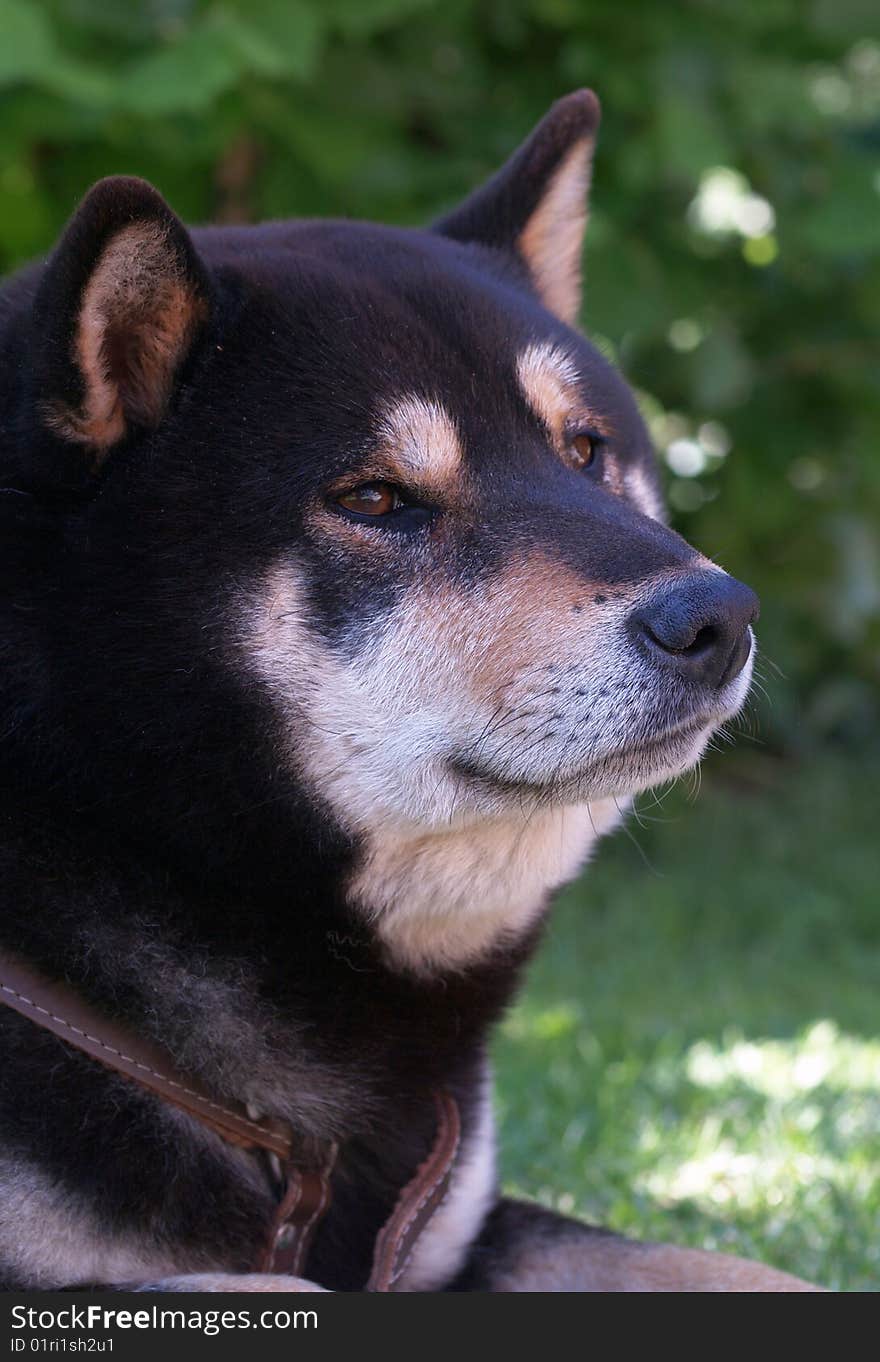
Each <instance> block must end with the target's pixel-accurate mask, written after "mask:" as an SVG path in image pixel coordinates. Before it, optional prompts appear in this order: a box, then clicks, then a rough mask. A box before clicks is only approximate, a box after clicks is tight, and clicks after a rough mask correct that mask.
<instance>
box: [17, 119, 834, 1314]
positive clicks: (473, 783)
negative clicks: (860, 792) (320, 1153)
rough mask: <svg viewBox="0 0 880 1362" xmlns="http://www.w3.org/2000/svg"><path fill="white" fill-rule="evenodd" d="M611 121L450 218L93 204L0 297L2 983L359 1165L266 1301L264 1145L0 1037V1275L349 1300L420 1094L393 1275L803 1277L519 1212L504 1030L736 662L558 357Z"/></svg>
mask: <svg viewBox="0 0 880 1362" xmlns="http://www.w3.org/2000/svg"><path fill="white" fill-rule="evenodd" d="M597 117H598V114H597V104H596V101H595V99H594V97H593V96H592V95H591V94H590V93H589V92H580V93H576V94H573V95H570V96H569V97H568V98H566V99H563V100H562V101H560V102H559V103H558V104H557V105H556V106H555V107H554V108H553V109H552V110H551V112H550V113H549V114H548V115H547V117H546V118H545V119H544V121H543V122H542V123H541V124H540V125H539V126H538V128H537V129H536V131H535V132H534V133H533V134H532V136H531V137H530V138H529V139H528V140H527V141H526V143H525V144H524V145H523V146H522V147H521V148H520V149H519V151H517V152H516V153H515V155H514V156H513V157H512V159H511V160H510V161H509V162H508V163H507V165H506V166H504V168H503V169H502V170H501V171H500V172H499V173H498V174H497V175H496V176H495V177H494V178H493V179H492V180H490V181H489V182H488V184H486V185H485V186H484V187H483V188H481V189H479V190H478V191H477V192H476V193H475V194H473V195H472V196H471V197H470V198H469V199H467V200H466V202H465V203H464V204H463V205H462V206H461V207H460V208H459V209H457V210H456V211H454V212H452V213H451V214H450V215H449V216H448V217H446V218H445V219H444V220H443V221H441V222H439V223H437V224H436V225H435V226H434V227H433V228H432V229H430V230H426V231H414V230H395V229H392V228H387V227H380V226H372V225H367V224H361V223H351V222H309V221H301V222H283V223H273V224H268V225H265V226H261V227H248V228H206V229H200V230H197V231H192V232H188V231H187V230H186V229H185V228H184V227H183V226H182V224H181V223H180V222H179V221H178V219H177V218H176V217H175V216H174V214H173V213H172V212H171V210H170V209H169V208H168V206H167V205H166V204H165V202H164V201H163V200H162V198H161V197H160V196H159V195H158V194H157V193H156V191H155V190H153V189H152V188H151V187H150V186H149V185H147V184H145V183H143V182H141V181H139V180H133V179H123V178H120V179H110V180H105V181H102V182H101V183H100V184H98V185H97V186H96V187H95V188H94V189H93V190H92V191H91V193H90V194H89V195H88V196H87V197H86V199H85V200H84V202H83V204H82V205H81V207H80V209H79V211H78V212H77V213H76V214H75V216H74V217H73V219H72V221H71V223H70V225H69V226H68V228H67V230H66V232H65V234H64V236H63V238H62V239H61V242H60V244H59V245H58V247H57V249H56V250H55V252H54V254H53V255H52V257H51V258H50V259H49V261H48V263H46V264H45V265H40V266H36V267H32V268H30V269H28V270H26V271H24V272H23V273H22V274H20V275H18V276H17V277H15V278H14V279H12V280H11V281H10V282H9V283H8V284H7V285H6V286H5V288H4V290H3V292H2V295H0V344H2V361H0V363H2V376H3V386H2V395H0V403H2V405H0V419H2V443H0V460H2V469H0V513H2V517H3V524H2V555H3V573H2V577H3V592H2V610H3V616H2V625H0V645H2V680H0V685H2V725H0V733H2V753H3V781H2V816H3V824H2V829H3V832H2V849H0V855H2V901H3V904H2V917H0V947H2V952H3V955H4V959H6V958H9V959H15V960H16V961H18V962H19V963H23V964H24V965H26V966H27V967H29V968H33V969H35V970H37V971H39V972H40V974H41V976H45V977H46V978H48V979H50V980H55V981H58V980H62V981H65V982H66V986H67V987H68V988H70V989H72V990H73V991H74V992H75V994H76V996H77V997H78V998H79V999H80V1000H82V1001H83V1003H84V1004H86V1005H88V1006H89V1007H91V1008H93V1009H95V1010H96V1011H97V1013H98V1014H100V1015H101V1016H106V1017H107V1018H108V1023H109V1022H112V1024H113V1025H116V1026H120V1025H121V1026H124V1027H125V1028H126V1029H127V1034H130V1035H131V1036H132V1037H139V1038H143V1039H144V1040H145V1041H146V1042H149V1043H151V1044H157V1045H159V1046H161V1047H163V1050H164V1052H165V1053H167V1054H169V1055H170V1056H171V1057H172V1058H173V1060H174V1063H175V1064H176V1065H177V1066H178V1068H179V1070H180V1071H181V1072H182V1073H183V1074H185V1075H189V1076H191V1080H192V1083H193V1084H196V1083H198V1084H200V1085H201V1086H202V1088H203V1089H204V1090H205V1091H207V1092H208V1093H209V1094H211V1095H212V1099H211V1100H212V1101H213V1103H214V1105H215V1106H216V1108H217V1110H220V1109H221V1107H222V1105H223V1104H224V1103H229V1102H238V1103H243V1104H247V1107H248V1110H249V1111H250V1112H251V1113H252V1116H253V1119H254V1120H255V1121H258V1120H260V1119H268V1120H277V1121H282V1122H285V1123H287V1125H288V1126H289V1127H290V1128H291V1129H292V1130H293V1131H294V1132H295V1133H296V1136H297V1138H300V1139H302V1140H303V1141H309V1140H311V1141H316V1142H318V1143H321V1142H323V1144H324V1145H325V1146H327V1147H330V1146H331V1145H332V1147H333V1150H334V1157H335V1165H334V1166H333V1168H332V1173H328V1175H327V1176H328V1180H329V1185H330V1187H331V1189H332V1204H330V1207H329V1210H327V1211H326V1214H324V1216H323V1219H321V1220H320V1223H317V1221H316V1224H317V1228H316V1230H315V1232H314V1235H313V1237H312V1238H311V1240H310V1242H309V1246H308V1252H307V1254H305V1256H304V1259H303V1260H302V1261H300V1262H299V1264H298V1268H297V1272H296V1273H295V1274H292V1275H278V1274H277V1273H276V1274H275V1275H266V1276H263V1277H259V1276H255V1275H254V1264H255V1263H256V1262H258V1261H259V1257H260V1246H261V1244H263V1243H264V1241H265V1239H266V1234H267V1227H268V1226H269V1225H270V1222H271V1221H272V1217H273V1214H274V1206H275V1201H276V1189H275V1188H273V1185H272V1168H271V1166H270V1164H271V1159H268V1160H263V1159H261V1158H260V1157H259V1156H258V1154H255V1153H254V1152H253V1151H251V1150H248V1149H243V1148H238V1147H236V1146H235V1145H234V1144H230V1143H229V1142H227V1141H226V1140H225V1139H223V1138H221V1136H220V1135H218V1134H216V1133H214V1132H213V1131H212V1130H211V1129H209V1128H207V1127H206V1126H205V1125H204V1124H203V1123H201V1122H200V1121H198V1120H196V1119H194V1118H193V1117H191V1116H189V1115H187V1114H186V1113H185V1112H182V1111H181V1110H180V1109H179V1108H178V1107H177V1106H174V1105H172V1104H170V1103H169V1102H167V1101H164V1100H163V1099H162V1098H161V1097H160V1096H158V1095H157V1094H156V1093H155V1092H151V1091H147V1090H145V1089H144V1088H143V1087H141V1086H139V1085H138V1084H136V1083H133V1082H131V1081H130V1079H128V1078H127V1077H125V1076H124V1075H123V1074H121V1073H119V1072H115V1071H114V1070H113V1069H111V1068H105V1067H103V1066H102V1065H100V1064H97V1063H95V1061H94V1059H92V1058H90V1057H89V1056H88V1055H85V1054H83V1053H81V1051H80V1050H79V1049H77V1048H76V1047H75V1046H74V1045H70V1044H66V1043H65V1041H64V1040H63V1039H60V1038H59V1037H58V1036H57V1035H54V1034H51V1033H50V1031H48V1030H46V1029H45V1028H44V1027H43V1026H41V1025H37V1024H35V1022H34V1020H31V1019H29V1018H28V1017H26V1016H22V1015H19V1013H17V1012H15V1011H13V1010H11V1009H10V1008H0V1053H2V1061H0V1278H2V1284H3V1285H4V1286H5V1287H6V1288H16V1287H17V1288H21V1287H46V1288H50V1287H58V1286H73V1285H76V1284H81V1285H86V1284H88V1285H95V1284H102V1283H104V1284H108V1283H112V1284H125V1285H134V1284H143V1285H146V1284H153V1285H155V1284H157V1283H162V1284H164V1285H169V1284H173V1285H174V1286H176V1287H178V1288H179V1289H200V1288H204V1287H206V1286H209V1287H215V1288H218V1289H242V1290H261V1289H286V1290H308V1289H321V1288H323V1289H331V1290H349V1291H352V1290H353V1291H359V1290H363V1289H365V1287H366V1286H367V1283H368V1281H369V1280H370V1269H371V1262H372V1260H373V1255H374V1252H375V1245H376V1243H377V1236H378V1235H380V1231H381V1230H382V1226H383V1225H384V1224H385V1223H386V1222H387V1221H388V1217H389V1215H391V1214H392V1213H393V1208H394V1206H395V1203H396V1202H397V1200H398V1197H399V1196H400V1194H401V1188H402V1187H405V1186H406V1185H407V1184H408V1182H410V1181H411V1179H412V1178H413V1176H414V1171H415V1170H417V1169H419V1168H420V1167H424V1166H425V1163H424V1161H425V1159H426V1155H427V1152H428V1151H429V1150H430V1149H431V1146H432V1141H433V1140H434V1138H435V1123H436V1114H435V1113H436V1107H435V1103H434V1097H435V1095H436V1094H437V1093H438V1092H442V1093H444V1094H447V1095H448V1100H449V1102H450V1103H451V1104H453V1107H454V1110H455V1111H456V1112H457V1118H456V1119H457V1120H458V1121H460V1139H459V1142H458V1144H457V1147H456V1150H455V1154H454V1158H453V1156H452V1155H450V1156H449V1159H448V1161H447V1163H448V1167H447V1173H448V1178H447V1185H445V1186H444V1188H443V1193H444V1194H443V1195H442V1197H438V1198H437V1205H436V1207H435V1208H434V1209H433V1214H432V1216H431V1217H430V1218H429V1220H428V1222H427V1223H426V1224H424V1225H422V1226H421V1227H420V1233H419V1235H418V1238H417V1239H416V1241H415V1243H414V1246H411V1247H410V1249H408V1251H407V1255H406V1258H405V1260H402V1266H401V1267H400V1269H399V1271H398V1272H397V1275H396V1276H395V1278H394V1282H393V1289H396V1290H409V1291H419V1290H427V1291H443V1290H452V1291H475V1290H476V1291H479V1290H485V1291H531V1290H540V1291H544V1290H614V1291H628V1290H676V1289H687V1290H704V1289H706V1290H740V1289H755V1290H773V1291H775V1290H789V1289H803V1284H801V1283H798V1282H796V1281H794V1280H793V1279H791V1278H789V1277H785V1276H784V1275H783V1274H780V1273H777V1272H774V1271H772V1270H770V1269H764V1268H761V1267H758V1266H755V1265H753V1264H747V1263H744V1262H742V1261H740V1260H737V1259H732V1258H726V1257H722V1256H715V1255H710V1254H702V1253H698V1252H695V1251H689V1250H678V1249H673V1248H664V1247H661V1246H656V1245H654V1246H652V1245H639V1244H635V1243H630V1242H627V1241H624V1240H621V1239H618V1238H617V1237H616V1236H614V1235H611V1234H607V1233H604V1232H602V1231H597V1230H594V1229H591V1228H589V1227H587V1226H584V1225H581V1224H579V1223H577V1222H575V1221H573V1220H567V1219H564V1218H562V1217H559V1216H556V1215H553V1214H551V1213H550V1212H548V1211H544V1210H542V1209H540V1208H538V1207H535V1206H529V1205H527V1204H523V1203H515V1202H512V1201H509V1200H506V1199H504V1198H501V1197H499V1195H498V1192H497V1188H496V1180H495V1172H494V1157H493V1132H492V1117H491V1104H490V1093H489V1086H490V1077H489V1073H488V1069H487V1061H486V1039H487V1033H488V1032H489V1030H490V1028H491V1026H492V1024H493V1022H495V1020H496V1019H497V1018H498V1016H499V1014H500V1013H501V1012H502V1011H503V1009H504V1007H505V1005H506V1004H507V1002H508V1000H509V999H510V997H511V995H512V993H513V991H514V989H515V987H516V985H517V983H518V981H519V978H520V974H521V970H522V967H523V964H524V962H525V961H526V959H527V957H528V956H529V954H530V952H531V951H532V949H533V947H534V945H535V943H536V940H537V937H538V935H539V932H540V926H541V920H542V918H543V916H544V913H545V909H546V905H547V901H548V896H549V895H550V894H551V892H552V891H553V890H554V889H555V888H556V887H557V886H559V885H560V884H562V883H563V882H564V881H566V880H568V879H569V878H570V877H571V876H572V875H573V874H574V873H575V871H576V870H577V869H578V867H579V866H580V865H581V864H582V863H583V861H584V859H585V857H586V856H587V855H588V853H589V851H590V848H591V847H592V845H593V843H594V842H595V840H596V839H597V837H599V836H600V835H601V834H602V833H604V832H606V831H608V830H609V829H611V828H612V827H613V826H614V825H615V824H616V823H617V822H618V820H619V818H620V816H621V811H622V810H623V809H624V808H625V806H626V803H627V801H628V799H629V798H630V797H631V796H632V795H633V794H635V793H636V792H638V791H641V790H644V789H646V788H647V787H649V786H651V785H653V784H655V783H657V782H659V781H663V780H666V779H668V778H669V777H671V776H674V775H676V774H677V773H678V772H681V771H683V770H685V769H686V768H688V767H690V766H692V765H693V764H694V763H695V762H696V761H697V760H698V759H699V757H700V755H701V753H702V752H703V749H704V747H705V745H706V742H707V740H708V738H709V736H710V734H711V733H712V732H713V730H714V729H715V728H716V727H717V726H718V725H719V724H720V723H722V722H723V721H724V720H725V719H727V718H729V717H730V716H731V715H732V714H733V713H735V712H736V711H737V710H738V709H739V707H740V705H741V704H742V703H743V700H744V697H745V695H746V691H747V689H748V685H749V678H750V672H751V665H752V652H753V646H754V645H753V637H752V631H751V624H752V622H753V620H754V619H755V616H756V610H757V602H756V599H755V597H754V595H753V594H752V592H751V591H750V590H749V589H748V588H747V587H745V586H743V585H741V584H740V583H739V582H737V581H735V580H734V579H733V578H731V577H729V576H728V575H727V574H726V573H725V572H723V571H722V570H721V569H720V568H718V567H717V566H715V565H714V564H713V563H711V562H709V561H708V560H707V559H705V558H703V557H702V556H701V555H700V554H699V553H698V552H696V551H695V550H694V549H693V548H691V547H690V546H689V545H688V544H686V543H685V542H684V541H683V540H682V539H681V538H679V536H678V535H677V534H674V533H673V532H672V531H671V530H669V529H668V528H667V527H666V525H665V524H664V520H663V513H662V506H661V498H660V493H659V489H658V481H657V476H656V473H655V469H654V462H653V457H652V452H651V449H650V447H649V441H648V437H647V434H646V432H645V429H644V427H643V425H642V422H641V420H640V418H639V415H638V413H637V410H636V406H635V403H634V401H633V398H632V396H631V394H630V392H629V390H628V388H627V386H626V384H625V383H624V382H623V380H622V379H621V378H620V376H619V375H618V374H617V373H616V372H615V371H614V369H613V368H612V367H611V366H610V365H609V364H608V363H607V362H606V361H605V360H604V359H603V358H602V356H601V355H600V354H599V353H598V352H597V350H596V349H594V348H593V347H592V346H591V345H590V344H589V343H588V342H587V341H586V340H585V339H584V338H583V336H581V335H580V334H579V333H578V332H577V331H576V330H575V329H573V324H574V319H575V316H576V314H577V311H578V305H579V277H578V276H579V260H580V254H581V240H582V234H583V229H584V223H585V211H586V210H585V205H586V191H587V184H588V179H589V171H590V161H591V155H592V149H593V140H594V133H595V128H596V123H597ZM0 983H2V970H0ZM5 989H6V999H5V1000H6V1001H9V1000H10V999H11V998H12V997H13V995H14V996H15V997H18V996H19V993H20V990H16V989H15V988H14V987H13V986H12V985H10V984H7V985H6V986H5ZM42 1012H43V1013H44V1014H49V1013H50V1012H51V1008H48V1007H43V1009H42ZM55 1020H56V1021H58V1018H55ZM64 1024H65V1025H68V1023H64ZM68 1029H69V1030H70V1032H71V1034H72V1033H73V1030H74V1028H73V1027H71V1026H68ZM85 1029H86V1028H83V1027H80V1028H79V1034H80V1035H82V1034H83V1031H84V1030H85ZM104 1049H109V1046H107V1045H104ZM117 1052H118V1051H117ZM144 1067H145V1066H144V1065H141V1068H144ZM179 1086H181V1085H179ZM209 1105H210V1103H209ZM260 1128H262V1127H260ZM276 1173H277V1169H276ZM411 1219H412V1217H410V1220H411ZM806 1289H809V1288H806Z"/></svg>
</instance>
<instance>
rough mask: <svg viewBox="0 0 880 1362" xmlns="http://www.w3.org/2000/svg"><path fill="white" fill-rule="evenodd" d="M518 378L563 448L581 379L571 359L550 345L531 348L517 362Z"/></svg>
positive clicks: (544, 342)
mask: <svg viewBox="0 0 880 1362" xmlns="http://www.w3.org/2000/svg"><path fill="white" fill-rule="evenodd" d="M516 376H517V378H518V379H519V385H520V387H521V388H522V390H523V394H524V396H525V399H526V401H527V402H528V404H529V406H530V407H531V409H532V411H533V412H534V413H535V415H536V416H537V417H538V418H539V419H540V420H541V421H543V423H544V425H545V426H546V427H547V429H548V430H549V432H550V434H551V435H552V436H553V439H554V441H555V442H556V444H557V445H561V443H562V436H563V432H564V429H565V423H566V421H567V420H568V418H569V417H570V416H571V414H572V411H573V410H574V408H575V404H576V397H577V381H578V375H577V369H576V368H575V366H574V363H573V361H572V359H571V357H570V356H569V355H567V354H566V353H565V351H564V350H563V349H561V348H560V346H558V345H554V344H553V343H552V342H550V341H541V342H539V343H538V344H535V345H529V346H528V347H527V348H526V349H525V350H523V351H522V353H521V354H520V355H519V356H518V358H517V361H516Z"/></svg>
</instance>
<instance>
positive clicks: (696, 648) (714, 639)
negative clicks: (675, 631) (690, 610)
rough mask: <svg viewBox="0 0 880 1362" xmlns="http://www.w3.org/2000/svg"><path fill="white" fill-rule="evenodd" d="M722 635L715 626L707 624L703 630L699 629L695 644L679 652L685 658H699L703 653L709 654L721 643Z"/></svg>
mask: <svg viewBox="0 0 880 1362" xmlns="http://www.w3.org/2000/svg"><path fill="white" fill-rule="evenodd" d="M719 639H720V633H719V631H718V628H717V626H716V625H714V624H705V625H703V628H702V629H698V630H697V633H696V637H695V638H694V641H693V643H689V644H688V646H687V647H686V648H681V649H680V650H679V651H680V652H682V653H684V655H685V657H699V656H700V655H701V654H702V653H708V652H709V651H710V650H711V649H712V648H714V647H715V645H716V644H717V643H718V642H719Z"/></svg>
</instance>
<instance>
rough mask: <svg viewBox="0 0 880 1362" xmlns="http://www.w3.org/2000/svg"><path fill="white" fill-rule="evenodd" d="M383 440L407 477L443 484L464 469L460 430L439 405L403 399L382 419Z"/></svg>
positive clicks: (380, 437) (425, 401) (386, 448)
mask: <svg viewBox="0 0 880 1362" xmlns="http://www.w3.org/2000/svg"><path fill="white" fill-rule="evenodd" d="M379 439H380V443H381V445H382V447H383V450H384V452H385V453H386V454H387V455H388V457H389V458H391V459H392V460H393V461H394V463H395V464H396V465H397V466H398V467H399V468H400V469H401V472H402V474H403V476H405V477H407V476H408V477H412V478H415V479H417V480H418V481H420V482H427V483H436V484H440V485H442V484H443V483H448V482H449V481H450V480H451V479H453V478H454V477H455V476H456V475H457V474H458V472H459V470H460V468H461V462H462V449H461V441H460V440H459V437H458V431H457V430H456V428H455V422H454V421H453V419H452V417H451V416H450V415H449V412H448V411H446V409H445V407H443V406H442V405H441V404H440V403H439V402H433V401H428V400H427V399H426V398H423V397H417V396H415V395H414V394H411V395H410V396H408V397H403V398H401V399H400V401H399V402H396V403H394V405H393V406H391V407H389V408H388V410H387V411H386V412H385V414H384V416H383V417H382V420H381V423H380V426H379Z"/></svg>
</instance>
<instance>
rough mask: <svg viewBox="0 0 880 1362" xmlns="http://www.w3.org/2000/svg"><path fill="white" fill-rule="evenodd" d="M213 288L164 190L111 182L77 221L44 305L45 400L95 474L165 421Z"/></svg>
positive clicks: (39, 357) (39, 324)
mask: <svg viewBox="0 0 880 1362" xmlns="http://www.w3.org/2000/svg"><path fill="white" fill-rule="evenodd" d="M210 291H211V286H210V283H209V280H208V277H207V274H206V271H205V269H204V267H203V265H202V263H201V261H200V259H199V257H198V255H197V253H196V250H195V247H194V246H193V243H192V240H191V238H190V236H189V233H188V232H187V230H186V228H185V227H184V226H183V224H182V223H181V222H180V220H179V219H178V218H177V217H176V216H175V214H174V213H173V212H172V211H171V209H170V208H169V207H168V205H167V203H166V202H165V200H164V199H163V198H162V196H161V194H159V193H158V191H157V190H155V189H154V188H153V186H152V185H150V184H147V183H146V181H145V180H138V179H134V178H130V177H128V176H113V177H111V178H110V179H106V180H101V181H99V182H98V184H96V185H94V187H93V188H92V189H91V190H90V191H89V193H88V194H87V195H86V197H85V199H84V200H83V202H82V204H81V205H80V207H79V209H78V210H77V212H76V213H75V214H74V216H73V218H72V219H71V221H70V222H69V223H68V226H67V229H66V230H65V232H64V235H63V236H62V238H61V240H60V241H59V243H58V245H57V247H56V248H55V251H54V253H53V255H52V257H51V259H50V261H49V263H48V265H47V267H46V272H45V274H44V276H43V280H42V282H41V284H40V288H39V291H38V293H37V297H36V299H35V302H34V331H33V336H34V341H33V344H34V352H35V353H34V369H35V374H36V384H37V391H36V400H37V404H38V409H39V416H40V419H41V420H42V421H43V423H44V424H45V425H46V426H47V427H48V428H49V429H50V430H51V431H52V432H53V433H54V434H55V435H56V436H58V437H60V438H61V439H62V440H63V441H65V442H68V443H70V444H72V445H74V446H76V445H79V446H81V447H84V449H85V450H86V451H88V452H89V454H90V456H91V463H92V465H93V466H95V465H97V464H100V463H101V462H102V461H103V459H104V458H105V457H106V455H107V453H108V451H109V450H110V449H112V447H113V446H114V445H117V444H119V443H120V442H121V441H122V440H124V439H125V438H126V437H127V436H129V435H130V434H132V433H133V432H135V431H138V430H145V429H147V430H148V429H152V428H154V427H155V426H157V425H159V423H160V421H161V420H162V418H163V416H164V415H165V412H166V409H167V406H168V403H169V401H170V398H171V394H172V391H173V388H174V382H175V378H176V376H177V375H178V373H179V371H180V369H181V366H182V364H183V362H184V360H185V359H186V357H187V355H188V354H189V353H190V350H191V348H192V345H193V342H194V340H195V337H196V335H197V333H198V332H199V329H200V327H201V326H202V324H203V323H204V322H205V320H206V318H207V316H208V312H209V298H210Z"/></svg>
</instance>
